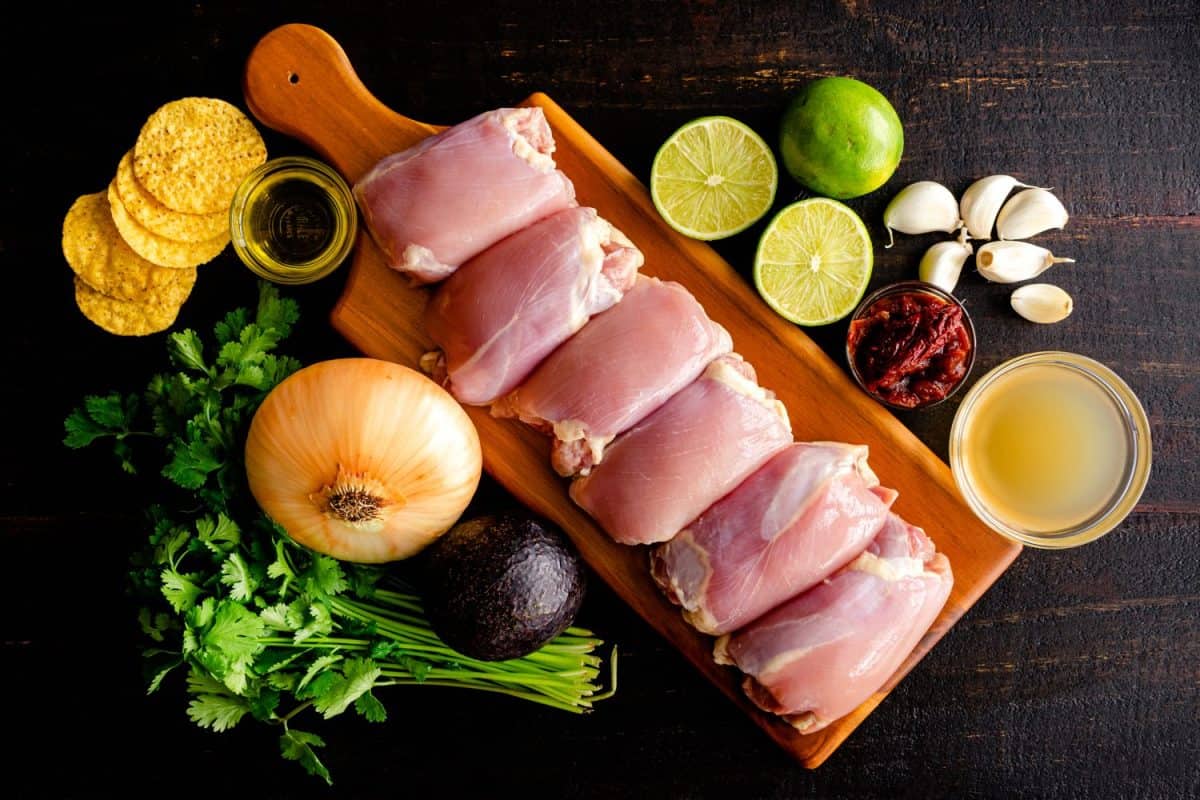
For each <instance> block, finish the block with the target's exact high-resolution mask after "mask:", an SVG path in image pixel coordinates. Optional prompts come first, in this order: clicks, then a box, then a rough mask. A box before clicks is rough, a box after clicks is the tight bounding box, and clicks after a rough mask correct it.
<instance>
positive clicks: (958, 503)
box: [245, 25, 1021, 767]
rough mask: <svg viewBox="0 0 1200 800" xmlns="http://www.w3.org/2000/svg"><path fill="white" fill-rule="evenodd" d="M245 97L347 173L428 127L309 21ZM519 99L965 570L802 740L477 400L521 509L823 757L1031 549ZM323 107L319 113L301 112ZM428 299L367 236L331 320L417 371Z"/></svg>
mask: <svg viewBox="0 0 1200 800" xmlns="http://www.w3.org/2000/svg"><path fill="white" fill-rule="evenodd" d="M245 91H246V100H247V104H248V105H249V107H250V109H251V110H252V111H253V112H254V113H255V115H256V116H257V117H258V118H259V120H260V121H261V122H262V123H263V124H265V125H268V126H269V127H272V128H275V129H277V130H280V131H283V132H285V133H287V134H289V135H292V136H296V137H298V138H300V139H301V140H303V141H305V142H306V143H308V144H309V145H310V146H312V147H313V148H314V149H316V150H317V151H318V152H320V153H322V154H324V155H325V156H326V157H327V158H328V159H329V160H330V161H331V162H332V163H334V164H335V165H336V166H337V167H338V168H339V169H341V170H342V172H343V174H344V175H345V177H346V178H347V180H349V181H351V182H354V181H357V180H358V179H359V178H360V177H361V176H362V175H363V174H364V173H365V172H366V170H367V169H369V168H370V167H371V166H372V165H373V164H374V163H375V162H377V161H378V160H379V159H381V158H383V157H384V156H386V155H389V154H391V153H393V152H396V151H398V150H402V149H404V148H406V147H409V146H411V145H412V144H414V143H415V142H417V141H419V140H420V139H421V138H423V137H424V136H427V135H429V133H431V132H432V131H433V130H434V128H433V127H432V126H428V125H421V124H419V123H415V122H413V121H412V120H409V119H407V118H404V117H402V116H400V115H398V114H396V113H395V112H393V111H391V110H389V109H387V108H386V107H384V106H383V105H382V104H381V103H379V102H378V101H377V100H375V99H374V97H373V96H372V95H371V94H370V92H369V91H368V90H367V89H366V87H365V86H363V85H362V84H361V82H359V81H358V79H357V76H356V75H355V73H354V71H353V68H352V67H351V65H350V62H349V60H348V59H347V57H346V54H345V52H344V51H343V50H342V48H341V47H340V46H339V45H338V44H337V43H336V42H335V41H334V40H333V39H332V38H331V37H330V36H329V35H328V34H327V33H325V32H324V31H322V30H320V29H318V28H314V27H311V26H304V25H289V26H284V27H281V28H278V29H276V30H274V31H272V32H271V33H269V34H267V35H266V36H265V37H263V39H262V41H261V42H260V43H259V44H258V45H257V46H256V47H255V48H254V51H253V52H252V53H251V55H250V58H249V59H248V61H247V65H246V80H245ZM525 104H529V105H536V106H538V107H540V108H542V109H543V110H544V111H545V113H546V117H547V119H548V121H549V123H550V127H551V128H552V129H553V131H554V134H555V140H556V143H557V146H558V147H557V150H556V152H555V158H556V160H557V162H558V164H559V167H560V168H561V169H562V170H563V171H564V172H565V173H566V174H567V175H568V176H569V177H570V178H571V180H572V181H574V183H575V188H576V192H577V195H578V198H579V201H580V203H582V204H584V205H590V206H594V207H595V208H596V209H597V210H598V211H599V212H600V214H601V215H602V216H604V217H605V218H607V219H608V220H610V221H611V222H613V224H615V225H616V226H617V227H618V228H619V229H620V230H622V231H624V232H625V234H626V235H627V236H629V237H630V238H631V239H632V240H633V241H634V242H635V243H636V244H637V245H638V246H639V247H640V248H641V249H642V251H643V252H644V253H645V255H646V267H645V269H644V270H643V271H644V272H646V273H648V274H650V275H653V276H655V277H658V278H662V279H665V280H674V281H678V282H680V283H682V284H683V285H684V286H685V287H687V288H688V289H689V290H690V291H691V292H692V294H694V295H695V296H696V298H697V299H698V300H699V301H700V303H701V304H702V305H703V306H704V308H705V309H706V310H707V311H708V314H709V316H711V317H712V318H713V319H714V320H716V321H717V322H719V323H720V324H722V325H723V326H725V328H726V329H727V330H728V331H729V332H730V334H731V335H732V336H733V340H734V346H735V349H736V350H737V351H738V352H740V353H742V355H744V356H745V357H746V358H747V359H748V360H749V361H750V362H751V363H752V364H754V366H755V368H756V370H757V371H758V375H759V381H760V383H761V384H762V385H763V386H766V387H768V388H770V389H772V390H774V391H775V392H776V393H777V395H778V396H779V398H780V399H781V400H782V401H783V402H784V404H785V405H786V406H787V408H788V411H789V414H790V416H791V418H792V421H793V428H794V430H795V434H796V436H797V438H798V439H799V440H801V441H804V440H834V441H846V442H853V443H860V442H861V443H866V444H868V445H869V446H870V448H871V463H872V465H873V467H874V469H875V470H876V471H877V473H878V474H879V475H880V476H881V480H882V481H883V482H884V484H886V485H889V486H893V487H894V488H896V489H897V490H899V492H900V499H899V501H897V503H896V508H897V510H898V511H899V512H900V513H901V514H902V515H904V516H905V517H906V518H908V519H909V520H911V521H912V522H913V523H915V524H917V525H920V526H922V527H923V528H925V530H926V531H928V533H929V534H930V536H932V538H933V539H934V541H935V542H936V543H937V545H938V548H939V549H940V550H941V551H942V552H944V553H945V554H946V555H947V556H948V557H949V558H950V562H951V564H952V565H953V568H954V573H955V583H954V590H953V592H952V593H951V597H950V599H949V601H948V602H947V604H946V607H945V609H944V610H943V612H942V614H941V615H940V616H939V617H938V619H937V620H936V621H935V622H934V624H933V626H932V628H931V629H930V630H929V632H928V633H927V634H926V635H925V636H924V637H923V638H922V640H921V642H920V644H919V645H918V646H917V648H916V649H915V650H914V652H913V653H912V655H911V656H910V657H909V658H908V659H907V660H906V661H905V662H904V664H903V665H902V666H901V667H900V669H899V670H898V672H897V673H896V675H894V676H893V677H892V678H891V679H890V680H889V681H888V682H887V684H886V685H885V686H884V687H883V688H882V689H881V690H880V691H879V692H877V693H875V694H874V695H873V696H872V697H871V698H870V699H869V700H867V701H866V702H865V703H863V704H862V706H860V707H859V708H858V709H856V710H855V711H854V712H852V713H851V714H849V715H847V716H846V717H844V718H843V719H841V720H838V721H837V722H835V723H834V724H832V725H830V726H829V727H828V728H826V729H824V730H822V731H820V732H818V733H815V734H811V735H808V736H802V735H800V734H798V733H797V732H796V731H795V730H794V729H793V728H791V727H790V726H788V725H786V724H784V723H782V722H781V721H780V720H779V719H778V718H776V717H774V716H773V715H767V714H763V713H762V712H760V711H758V710H757V709H756V708H755V707H754V706H753V705H752V704H751V703H750V702H749V701H748V700H746V698H745V697H744V695H743V694H742V692H741V690H740V688H739V685H738V680H739V676H738V673H737V672H736V670H733V669H729V668H725V667H721V666H718V665H717V664H715V663H714V662H713V660H712V639H711V638H710V637H707V636H704V635H702V634H699V633H697V632H696V631H694V630H693V629H692V628H691V627H690V626H688V625H687V623H686V622H684V621H683V619H682V618H681V617H680V615H679V613H678V610H677V609H676V608H674V607H672V606H671V604H670V603H669V602H668V601H667V600H666V599H665V598H664V596H663V595H662V593H661V592H660V591H659V590H658V589H657V587H656V586H655V585H654V584H653V581H652V580H651V579H650V576H649V572H648V569H647V551H646V549H645V548H635V547H623V546H621V545H618V544H615V543H613V542H612V541H611V540H610V539H609V538H608V537H607V536H606V535H605V534H604V533H603V531H602V530H600V529H599V528H598V527H597V526H596V525H595V524H594V523H593V522H592V521H591V520H590V518H589V517H588V516H587V515H586V514H585V513H584V512H583V511H582V510H580V509H579V508H578V507H577V506H576V505H575V504H574V503H572V502H571V501H570V499H569V498H568V497H567V494H566V483H565V482H564V481H563V480H562V479H560V478H559V477H558V476H557V475H555V474H554V472H553V470H551V469H550V466H549V457H548V446H547V442H546V440H545V439H544V437H542V436H540V435H538V434H537V433H535V432H533V431H532V430H530V429H528V428H526V427H524V426H522V425H520V424H519V423H516V422H514V421H511V420H497V419H493V418H492V417H491V415H490V414H489V413H488V412H487V410H486V409H479V408H468V412H469V413H470V415H471V418H472V419H473V420H474V422H475V425H476V427H477V428H478V429H479V434H480V439H481V440H482V442H483V450H484V467H485V469H487V471H488V472H489V473H490V474H491V475H492V476H493V477H494V478H496V479H497V480H498V481H499V482H500V483H501V484H502V485H503V486H504V487H505V488H507V489H508V490H509V491H510V492H512V494H513V495H514V496H515V497H517V498H518V499H520V500H521V501H522V502H523V503H524V504H525V505H527V506H529V507H530V508H532V509H533V510H534V511H536V512H538V513H540V514H542V515H544V516H546V517H548V518H549V519H552V520H553V521H554V522H556V523H557V524H558V525H560V526H561V527H562V528H563V529H564V530H565V531H566V532H567V533H568V534H569V535H570V537H571V538H572V539H573V540H574V542H575V544H576V545H577V547H578V548H579V550H580V552H581V554H582V555H583V557H584V559H585V560H586V561H587V562H588V564H589V565H590V566H591V567H592V568H593V569H594V570H595V571H596V572H597V573H598V574H599V575H600V576H601V577H602V578H603V579H604V580H605V581H606V582H607V583H608V585H609V586H610V587H611V588H612V589H613V590H614V591H615V592H616V593H617V594H618V595H619V596H620V597H621V598H622V599H624V600H625V601H626V602H627V603H629V604H630V606H631V607H632V608H633V609H634V610H635V611H636V612H637V613H638V615H639V616H641V617H642V618H643V619H645V620H646V621H647V622H648V623H650V625H651V626H652V627H654V628H655V630H657V631H658V632H659V633H661V634H662V635H663V636H665V637H666V638H667V639H668V641H670V642H671V643H672V644H673V645H675V646H676V647H677V648H679V650H680V652H682V653H683V654H684V656H685V657H686V658H687V659H688V661H690V662H691V663H692V665H693V666H694V667H695V668H696V669H698V670H699V671H700V672H701V673H702V674H704V675H705V676H706V677H707V678H708V679H709V680H711V681H712V682H713V683H714V684H716V685H717V686H718V687H720V688H721V689H722V691H724V692H725V694H726V695H727V696H728V697H730V698H731V699H732V700H733V701H734V702H735V703H737V704H738V705H739V706H741V707H742V708H743V710H745V711H746V713H748V714H750V715H751V717H752V718H753V719H754V721H755V722H756V723H757V724H758V725H759V727H761V728H762V729H763V730H765V731H766V732H767V734H768V735H770V736H771V738H773V739H774V740H775V741H776V742H777V743H779V744H780V745H781V746H782V747H784V748H785V749H786V750H788V751H789V752H790V753H792V754H793V755H794V756H795V757H796V758H798V759H799V760H800V761H801V763H803V764H804V765H805V766H808V767H815V766H818V765H820V764H821V763H822V762H823V761H824V760H825V759H826V758H828V757H829V755H830V754H831V753H832V752H833V751H834V750H835V749H836V748H837V746H838V745H839V744H841V742H842V741H844V740H845V738H846V736H848V735H849V733H850V732H851V731H852V730H853V729H854V728H855V727H856V726H857V725H858V724H859V723H860V722H861V721H862V720H863V719H864V718H865V717H866V715H867V714H869V713H870V712H871V710H872V709H874V708H875V706H877V705H878V704H879V702H880V701H881V700H882V699H883V698H884V697H885V696H886V695H887V692H888V691H889V690H890V689H891V688H892V687H893V686H894V685H895V684H896V683H897V682H898V681H899V680H900V679H901V678H902V677H903V676H904V675H905V674H906V673H907V672H908V671H909V670H910V669H911V668H912V666H913V665H914V664H915V663H916V662H917V661H918V660H920V658H921V656H923V655H924V654H925V653H926V652H927V651H928V650H929V648H930V647H932V646H933V644H934V643H935V642H936V641H937V640H938V639H940V638H941V637H942V636H943V635H944V634H945V633H946V631H947V630H949V629H950V627H951V626H952V625H953V624H954V623H955V621H957V620H958V618H959V617H961V616H962V614H963V613H964V612H965V611H966V610H967V609H968V608H970V607H971V605H972V604H973V603H974V602H975V601H976V600H978V599H979V597H980V596H981V595H982V594H983V592H984V591H986V589H987V588H988V587H989V586H990V585H991V584H992V583H993V582H994V581H995V580H996V579H997V578H998V577H999V576H1000V574H1001V573H1002V572H1003V571H1004V569H1005V568H1006V567H1007V566H1008V565H1009V564H1010V563H1011V562H1012V560H1013V559H1014V558H1015V557H1016V556H1017V554H1018V553H1019V552H1020V549H1021V548H1020V546H1019V545H1016V544H1014V543H1011V542H1008V541H1006V540H1004V539H1002V538H1000V537H998V536H996V535H995V534H994V533H992V532H991V531H989V530H988V529H987V528H985V527H984V526H983V525H982V524H981V523H980V522H979V521H978V520H977V519H976V518H975V517H974V515H973V514H972V513H971V511H970V510H969V509H968V508H967V507H966V506H965V504H964V503H963V502H962V500H961V499H960V497H959V495H958V491H957V489H956V488H955V486H954V483H953V478H952V477H951V476H950V472H949V470H948V469H947V468H946V465H945V464H944V463H943V462H942V461H941V460H939V459H938V458H937V456H935V455H934V454H933V453H931V452H930V451H929V449H928V448H927V447H926V446H925V445H924V444H923V443H921V441H920V440H919V439H917V438H916V437H915V436H913V435H912V434H911V433H910V432H909V431H908V430H907V429H906V428H904V426H903V425H901V424H900V423H899V422H897V421H896V419H895V417H893V416H891V415H890V414H888V413H887V412H886V411H884V410H883V409H882V407H880V406H879V405H878V404H876V403H875V402H874V401H873V400H871V399H870V398H868V397H867V396H866V395H864V394H863V393H862V392H860V391H859V390H858V389H857V388H856V387H855V386H854V385H853V384H852V383H851V382H850V381H849V380H848V379H847V377H846V375H845V373H844V372H843V371H842V370H841V368H840V367H838V366H837V365H836V364H834V363H833V361H832V360H831V359H829V358H828V357H827V356H826V355H825V353H823V352H822V351H821V350H820V348H819V347H817V345H816V344H814V343H813V342H812V340H811V339H809V338H808V337H807V336H805V335H804V334H803V333H802V332H801V331H800V330H799V329H797V328H796V327H795V326H793V325H790V324H788V323H786V322H784V321H783V320H782V319H781V318H779V317H778V316H776V315H775V314H774V313H772V312H771V311H770V310H769V309H768V308H767V307H766V306H765V305H764V304H763V303H762V301H761V300H760V299H759V298H758V296H757V295H756V294H755V293H754V291H753V289H751V288H750V287H748V286H747V285H746V283H745V281H743V280H742V278H741V277H740V276H738V274H737V273H736V272H735V271H734V270H733V268H732V267H730V266H729V265H728V264H727V263H725V261H724V260H722V259H721V257H720V256H719V255H717V254H716V252H715V251H714V250H713V249H712V248H711V247H709V246H707V245H705V244H703V243H700V242H696V241H693V240H690V239H687V238H686V237H683V236H680V235H678V234H677V233H675V232H674V231H671V230H670V229H669V228H668V227H667V226H666V225H665V224H664V223H663V222H662V221H661V219H660V218H659V216H658V214H657V212H656V211H655V210H654V207H653V204H652V203H651V202H650V199H649V195H648V193H647V191H646V189H645V187H643V186H642V185H641V184H640V183H639V182H638V180H637V179H636V178H635V177H634V176H633V175H632V174H631V173H630V172H629V171H628V170H627V169H625V167H624V166H622V165H621V164H620V162H618V161H617V160H616V159H615V158H613V157H612V155H610V154H609V153H608V152H607V151H606V150H605V149H604V148H603V147H602V146H601V145H600V144H599V143H598V142H597V141H596V140H595V139H593V138H592V137H591V136H590V135H589V134H588V133H587V132H586V131H585V130H584V129H583V128H582V127H580V126H579V125H578V123H576V122H575V121H574V120H572V119H571V117H570V116H569V115H568V114H567V113H566V112H565V111H564V110H563V109H562V108H560V107H559V106H558V105H557V104H555V103H554V102H553V101H552V100H551V99H550V98H549V97H547V96H546V95H544V94H534V95H533V96H532V97H530V98H529V99H528V100H527V101H526V103H525ZM314 107H316V108H320V109H321V113H319V114H310V113H307V109H310V108H314ZM360 131H370V135H369V136H363V135H359V132H360ZM427 296H428V290H426V289H414V288H411V287H409V286H408V285H407V284H406V282H405V281H404V279H403V278H402V277H401V276H400V275H399V274H397V273H396V272H394V271H392V270H390V269H388V268H387V266H386V264H385V262H384V259H383V257H382V254H381V253H380V252H379V250H378V249H377V248H376V247H375V246H374V245H373V244H372V243H371V242H370V239H369V237H368V236H367V235H366V234H365V233H364V234H363V235H362V236H360V239H359V245H358V249H357V251H356V253H355V255H354V261H353V265H352V270H351V273H350V276H349V279H348V282H347V286H346V292H345V294H344V295H343V297H342V300H341V301H340V302H339V304H338V305H337V307H336V308H335V309H334V311H333V317H332V320H333V324H334V327H335V328H337V329H338V330H339V331H340V332H341V333H342V334H343V335H345V336H346V338H347V339H349V340H350V341H351V342H352V343H353V344H354V345H355V346H356V347H358V349H360V350H361V351H363V352H364V353H366V354H367V355H370V356H374V357H376V358H384V359H388V360H392V361H397V362H399V363H402V364H406V365H408V366H411V367H416V366H417V361H418V359H419V358H420V355H421V354H422V353H423V352H426V351H427V350H428V349H430V341H429V338H428V336H427V335H426V333H425V332H424V330H423V325H422V317H421V310H422V308H423V304H424V299H425V298H426V297H427Z"/></svg>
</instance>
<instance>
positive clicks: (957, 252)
mask: <svg viewBox="0 0 1200 800" xmlns="http://www.w3.org/2000/svg"><path fill="white" fill-rule="evenodd" d="M970 255H971V245H969V244H967V243H966V242H960V241H953V242H938V243H937V244H935V245H934V246H933V247H930V248H929V249H928V250H926V251H925V255H923V256H921V266H920V268H919V270H918V277H920V279H921V280H923V281H925V282H926V283H932V284H933V285H934V286H936V287H938V288H939V289H941V290H943V291H946V292H953V291H954V287H955V286H957V285H958V276H959V275H961V274H962V268H963V264H965V263H966V261H967V258H968V257H969V256H970Z"/></svg>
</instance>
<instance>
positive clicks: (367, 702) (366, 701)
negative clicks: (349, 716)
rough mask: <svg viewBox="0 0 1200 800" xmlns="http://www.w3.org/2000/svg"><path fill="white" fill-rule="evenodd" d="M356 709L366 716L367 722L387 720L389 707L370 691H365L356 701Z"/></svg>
mask: <svg viewBox="0 0 1200 800" xmlns="http://www.w3.org/2000/svg"><path fill="white" fill-rule="evenodd" d="M354 710H355V711H357V712H358V713H359V714H361V715H362V716H363V717H364V718H366V720H367V722H387V709H386V708H384V707H383V703H381V702H379V698H377V697H376V696H375V695H374V693H372V692H370V691H368V692H364V693H363V694H362V695H360V696H359V698H358V699H357V700H355V701H354Z"/></svg>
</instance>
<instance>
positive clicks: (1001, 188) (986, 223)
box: [958, 175, 1029, 239]
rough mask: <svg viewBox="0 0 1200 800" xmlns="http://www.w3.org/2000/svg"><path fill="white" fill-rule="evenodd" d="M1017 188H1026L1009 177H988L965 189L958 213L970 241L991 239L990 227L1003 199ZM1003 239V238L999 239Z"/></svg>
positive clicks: (1023, 184) (1025, 184)
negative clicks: (969, 235) (969, 236)
mask: <svg viewBox="0 0 1200 800" xmlns="http://www.w3.org/2000/svg"><path fill="white" fill-rule="evenodd" d="M1017 186H1024V187H1028V186H1029V184H1027V183H1021V182H1020V181H1018V180H1017V179H1016V178H1014V177H1013V176H1011V175H989V176H987V177H986V178H980V179H979V180H977V181H975V182H974V183H972V184H971V185H970V186H968V187H967V190H966V191H965V192H963V196H962V200H961V201H960V202H959V206H958V208H959V213H960V214H961V215H962V219H963V223H964V224H965V225H966V226H967V233H969V234H971V238H972V239H990V238H992V226H993V225H995V224H996V215H997V214H999V213H1000V206H1002V205H1004V198H1006V197H1008V193H1009V192H1011V191H1012V190H1013V189H1014V188H1015V187H1017ZM1001 238H1003V237H1001Z"/></svg>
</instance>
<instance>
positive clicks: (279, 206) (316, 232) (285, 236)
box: [246, 173, 337, 267]
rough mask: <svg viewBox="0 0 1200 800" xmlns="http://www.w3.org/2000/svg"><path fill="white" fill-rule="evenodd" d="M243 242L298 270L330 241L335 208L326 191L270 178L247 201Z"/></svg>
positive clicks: (289, 178)
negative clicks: (246, 218) (244, 240)
mask: <svg viewBox="0 0 1200 800" xmlns="http://www.w3.org/2000/svg"><path fill="white" fill-rule="evenodd" d="M246 205H247V209H248V215H249V216H248V225H247V230H246V243H247V245H248V246H249V247H250V249H251V251H261V252H256V254H257V255H259V257H261V258H266V259H269V260H271V261H275V262H278V263H280V264H284V265H286V266H289V267H300V266H302V265H304V264H306V263H307V262H309V261H312V260H313V259H314V258H316V257H317V256H319V255H320V254H321V253H322V252H324V250H325V249H326V248H327V247H329V244H330V242H331V241H333V235H334V230H335V225H336V216H337V209H336V207H335V206H334V202H333V198H332V197H331V196H330V194H329V192H327V191H326V190H324V189H323V188H321V187H320V186H317V185H316V184H314V183H312V182H310V181H308V180H304V179H302V178H297V177H293V176H289V175H287V174H286V173H280V174H276V175H272V176H271V177H270V178H268V179H267V180H265V181H263V182H262V183H261V184H260V185H259V186H257V187H255V189H254V191H253V192H251V193H250V197H249V198H248V199H247V201H246Z"/></svg>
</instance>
